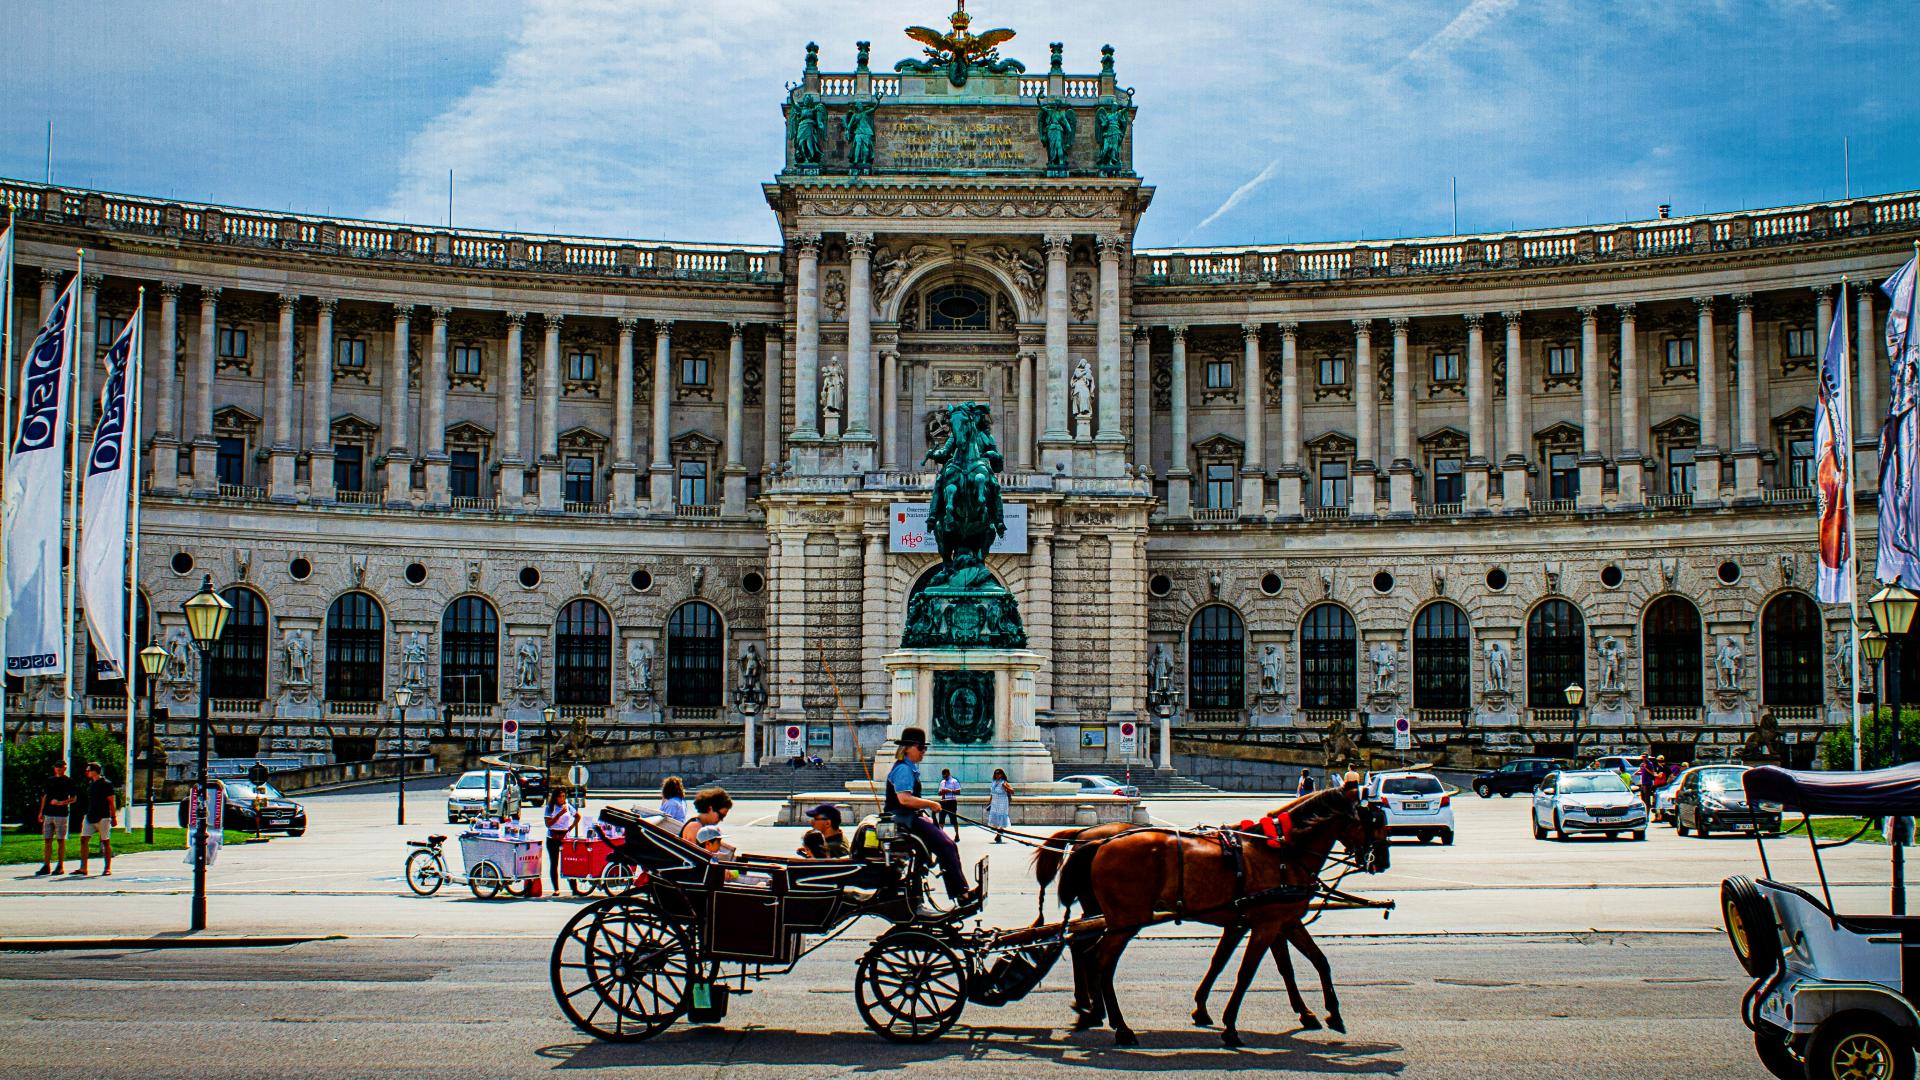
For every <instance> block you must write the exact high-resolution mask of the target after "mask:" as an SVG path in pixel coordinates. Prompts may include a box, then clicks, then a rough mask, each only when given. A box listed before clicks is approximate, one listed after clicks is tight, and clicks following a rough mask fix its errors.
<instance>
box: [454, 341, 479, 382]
mask: <svg viewBox="0 0 1920 1080" xmlns="http://www.w3.org/2000/svg"><path fill="white" fill-rule="evenodd" d="M453 373H454V374H455V375H479V374H480V346H478V345H456V346H454V348H453Z"/></svg>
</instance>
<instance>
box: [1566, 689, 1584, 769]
mask: <svg viewBox="0 0 1920 1080" xmlns="http://www.w3.org/2000/svg"><path fill="white" fill-rule="evenodd" d="M1566 695H1567V708H1569V709H1572V710H1573V764H1574V765H1575V767H1578V766H1579V764H1580V715H1581V714H1582V713H1584V712H1585V711H1586V710H1585V709H1582V708H1581V707H1580V705H1581V703H1582V702H1584V701H1586V700H1587V688H1586V687H1584V686H1581V685H1580V684H1579V683H1568V684H1567V689H1566Z"/></svg>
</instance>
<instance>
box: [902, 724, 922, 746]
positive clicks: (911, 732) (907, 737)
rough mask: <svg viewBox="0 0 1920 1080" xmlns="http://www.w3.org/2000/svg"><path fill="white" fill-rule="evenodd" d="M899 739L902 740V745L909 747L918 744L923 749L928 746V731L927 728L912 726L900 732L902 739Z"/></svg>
mask: <svg viewBox="0 0 1920 1080" xmlns="http://www.w3.org/2000/svg"><path fill="white" fill-rule="evenodd" d="M899 741H900V745H901V746H903V747H907V746H918V747H920V748H921V749H922V750H924V749H926V747H927V732H926V729H925V728H917V727H910V728H908V729H906V730H905V731H902V732H901V733H900V740H899Z"/></svg>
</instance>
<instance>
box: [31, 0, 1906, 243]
mask: <svg viewBox="0 0 1920 1080" xmlns="http://www.w3.org/2000/svg"><path fill="white" fill-rule="evenodd" d="M950 2H951V0H889V2H885V3H881V2H878V0H866V2H853V0H807V2H804V3H800V2H795V0H787V2H784V3H776V2H774V0H381V2H375V0H328V2H320V0H271V2H267V3H261V2H260V0H247V2H234V0H142V2H140V3H133V2H131V0H92V2H90V3H87V4H75V3H73V2H72V0H10V2H9V4H8V9H9V14H8V20H7V21H8V32H7V34H6V35H5V37H4V38H0V71H4V72H6V76H5V81H4V83H0V86H4V95H0V100H4V102H5V104H4V106H0V175H3V176H7V177H12V178H17V179H23V180H33V181H37V180H41V179H43V178H44V177H45V175H46V170H47V157H48V142H49V139H48V128H49V124H51V128H52V138H51V143H52V176H53V181H54V182H55V183H58V184H67V185H72V186H76V187H87V188H100V189H105V190H109V191H122V192H130V193H135V194H143V195H151V196H156V197H162V198H177V199H184V200H193V201H205V202H213V203H221V204H227V205H235V206H244V207H256V208H262V209H268V210H276V211H292V212H300V213H314V214H332V215H339V216H361V217H372V218H378V219H384V220H400V221H408V222H417V223H423V224H445V223H446V221H447V218H448V198H447V188H448V173H449V170H451V172H452V174H453V222H454V224H455V225H458V226H463V227H471V228H492V229H508V230H524V231H535V232H552V233H561V234H585V235H604V236H620V237H632V238H640V239H659V240H683V241H705V242H731V243H777V242H778V239H779V237H778V233H777V229H776V227H775V223H774V219H773V216H772V214H771V212H770V211H769V210H768V209H767V207H766V203H765V200H764V198H763V196H762V194H761V192H760V188H759V185H760V183H761V182H762V181H764V180H767V179H769V178H771V177H772V175H773V174H774V173H775V172H776V171H777V170H778V168H779V166H780V162H781V159H782V144H781V140H782V135H783V131H782V123H781V118H780V112H779V105H780V101H781V99H782V97H783V96H784V93H785V90H786V87H787V85H788V84H789V83H790V82H791V81H793V80H796V79H798V78H799V75H800V70H801V65H802V61H803V59H804V50H805V46H806V44H807V42H808V41H818V42H819V43H820V45H821V57H822V60H821V62H822V66H823V68H825V69H826V70H829V71H833V70H841V71H847V70H851V69H852V67H853V54H854V42H855V41H857V40H862V39H865V40H871V41H873V42H874V50H873V52H874V55H873V59H874V67H875V68H876V69H885V68H890V67H891V66H892V64H893V62H894V61H895V60H898V59H901V58H904V57H908V56H913V55H916V54H917V51H918V49H917V46H916V45H914V43H913V42H911V41H909V40H908V39H907V38H906V37H905V36H904V34H902V33H901V29H902V27H903V26H905V25H907V24H909V23H920V24H924V25H929V26H937V27H942V28H944V26H945V16H946V14H947V12H948V4H949V3H950ZM970 12H971V13H972V14H973V15H974V23H973V28H974V30H975V32H976V33H977V32H980V31H982V30H985V29H987V28H989V27H996V26H1006V27H1010V28H1012V29H1014V30H1015V31H1017V33H1018V36H1017V37H1016V38H1015V39H1014V40H1013V41H1012V42H1010V43H1009V44H1008V45H1006V46H1004V47H1003V48H1002V50H1001V51H1002V53H1003V55H1008V56H1013V57H1015V58H1018V59H1021V60H1023V61H1024V62H1025V63H1026V64H1027V66H1028V68H1029V70H1032V71H1044V70H1045V68H1046V65H1047V43H1048V42H1050V41H1061V42H1064V43H1065V44H1066V66H1067V70H1068V71H1069V72H1091V71H1094V70H1096V69H1097V68H1098V66H1099V48H1100V46H1101V45H1102V44H1107V43H1111V44H1112V45H1113V46H1114V47H1115V48H1116V49H1117V51H1118V71H1119V78H1120V82H1121V84H1122V85H1125V86H1130V87H1132V88H1134V90H1135V91H1136V97H1135V102H1136V104H1137V105H1138V106H1139V108H1140V112H1139V117H1138V120H1137V123H1136V127H1135V130H1134V141H1135V150H1134V165H1135V168H1136V170H1137V171H1138V172H1139V173H1140V175H1141V176H1142V177H1143V178H1144V179H1145V181H1146V182H1147V183H1150V184H1152V185H1154V186H1155V187H1156V189H1157V193H1156V195H1155V198H1154V201H1153V205H1152V207H1151V209H1150V210H1149V211H1148V213H1147V214H1146V216H1145V218H1144V219H1143V220H1142V223H1141V227H1140V232H1139V235H1138V238H1137V242H1138V244H1139V245H1140V246H1142V247H1152V246H1174V245H1240V244H1254V243H1287V242H1306V241H1324V240H1335V241H1340V240H1364V239H1378V238H1383V237H1395V236H1424V235H1441V234H1447V233H1451V232H1453V231H1454V229H1455V216H1454V215H1455V213H1456V196H1455V194H1454V192H1455V191H1456V190H1457V213H1458V227H1459V230H1460V231H1462V232H1485V231H1500V230H1508V229H1526V228H1547V227H1558V226H1572V225H1584V224H1589V223H1601V222H1611V221H1623V220H1634V219H1640V218H1647V217H1651V216H1653V214H1654V208H1655V206H1656V205H1657V204H1660V203H1669V204H1671V205H1672V207H1673V212H1674V213H1675V214H1690V213H1709V212H1721V211H1737V210H1741V209H1745V208H1756V207H1763V206H1775V205H1782V204H1788V203H1796V202H1808V201H1817V200H1823V199H1838V198H1841V197H1842V195H1843V194H1844V193H1845V192H1848V191H1851V193H1852V194H1854V195H1860V194H1873V193H1882V192H1889V191H1901V190H1908V189H1914V188H1920V106H1916V103H1915V102H1913V101H1912V100H1910V99H1909V98H1910V95H1912V94H1913V93H1914V89H1913V88H1914V86H1915V84H1914V82H1913V80H1912V78H1911V73H1912V66H1913V59H1912V56H1911V50H1910V49H1909V48H1908V47H1906V46H1904V45H1903V44H1902V42H1903V41H1905V40H1907V38H1908V36H1907V35H1904V34H1896V33H1892V32H1890V31H1891V30H1892V29H1893V28H1895V27H1897V26H1904V25H1906V24H1908V23H1910V22H1911V16H1912V7H1911V0H1905V2H1903V3H1896V2H1872V0H1861V2H1852V3H1850V2H1842V0H1617V2H1612V0H1336V2H1327V0H1258V2H1255V0H1210V2H1207V3H1198V4H1185V5H1176V6H1174V7H1171V8H1168V7H1161V6H1160V5H1157V4H1133V3H1126V2H1119V3H1116V2H1114V0H1105V2H1099V3H1095V2H1090V0H1046V2H1042V0H973V6H972V8H971V9H970Z"/></svg>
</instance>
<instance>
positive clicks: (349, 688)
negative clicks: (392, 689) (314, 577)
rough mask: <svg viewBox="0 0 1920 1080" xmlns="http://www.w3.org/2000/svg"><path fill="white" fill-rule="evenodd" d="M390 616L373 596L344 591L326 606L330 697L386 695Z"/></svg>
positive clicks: (362, 698) (377, 697) (376, 698)
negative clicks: (387, 632)
mask: <svg viewBox="0 0 1920 1080" xmlns="http://www.w3.org/2000/svg"><path fill="white" fill-rule="evenodd" d="M386 629H387V619H386V616H385V615H383V614H382V613H381V611H380V605H379V604H378V603H375V602H374V599H373V597H371V596H368V595H367V594H366V593H362V592H350V593H345V594H343V595H341V597H340V598H339V599H337V600H335V601H334V602H333V606H331V607H329V608H327V700H328V701H379V700H380V699H381V698H382V697H384V696H385V693H384V687H385V685H386V666H387V639H386Z"/></svg>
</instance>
